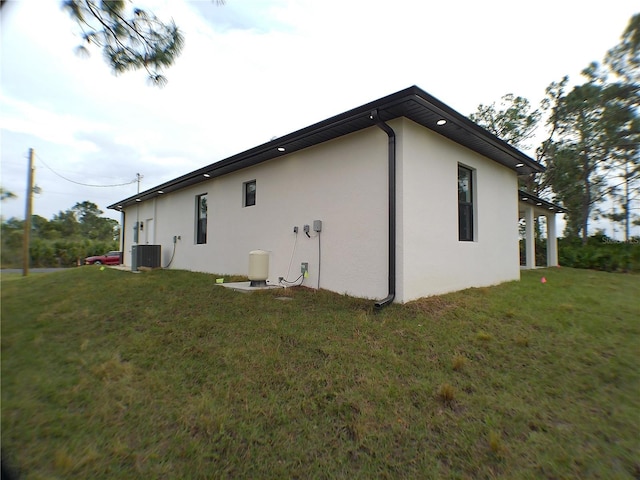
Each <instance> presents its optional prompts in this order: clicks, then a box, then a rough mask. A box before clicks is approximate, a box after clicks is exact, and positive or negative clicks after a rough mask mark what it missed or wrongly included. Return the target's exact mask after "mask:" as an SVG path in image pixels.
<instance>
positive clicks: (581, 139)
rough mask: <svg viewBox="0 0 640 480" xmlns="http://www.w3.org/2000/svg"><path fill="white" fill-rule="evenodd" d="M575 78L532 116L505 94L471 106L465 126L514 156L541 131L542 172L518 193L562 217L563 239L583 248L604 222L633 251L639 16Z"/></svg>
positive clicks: (525, 104) (639, 138) (639, 172)
mask: <svg viewBox="0 0 640 480" xmlns="http://www.w3.org/2000/svg"><path fill="white" fill-rule="evenodd" d="M582 76H583V78H584V79H585V81H584V83H582V84H580V85H575V86H573V87H571V88H570V87H569V86H568V83H569V78H568V77H567V76H565V77H564V78H562V79H561V80H560V81H557V82H552V83H551V84H550V85H549V86H548V87H547V89H546V91H545V96H544V99H543V100H542V102H541V103H540V106H539V107H538V108H533V106H532V105H531V103H530V102H529V100H528V99H526V98H524V97H520V96H516V95H514V94H511V93H510V94H507V95H505V96H503V97H502V99H501V100H500V102H499V103H498V104H497V105H496V103H495V102H494V103H492V104H490V105H482V104H481V105H479V106H478V108H477V110H476V112H475V113H473V114H472V115H470V118H471V120H473V121H474V122H476V123H478V124H479V125H481V126H483V127H484V128H486V129H488V130H489V131H491V132H492V133H494V134H495V135H497V136H498V137H500V138H502V139H503V140H505V141H507V142H508V143H510V144H512V145H514V146H515V147H517V148H521V149H523V148H528V147H530V146H531V145H528V144H527V142H528V141H530V140H531V139H532V138H534V137H535V135H536V133H537V131H538V129H539V127H541V126H543V127H546V135H545V139H544V140H543V141H542V142H541V143H540V144H539V145H538V146H537V148H536V150H535V152H536V154H535V155H536V160H537V161H538V162H539V163H541V164H543V165H544V166H545V167H546V171H545V172H544V173H542V174H537V175H533V176H529V177H525V178H521V179H520V186H521V188H523V189H524V190H527V191H529V192H531V193H533V194H535V195H538V196H543V197H544V196H546V197H551V198H552V199H553V201H555V202H557V203H560V204H562V205H563V206H564V207H565V208H566V209H567V213H566V214H565V220H566V227H565V231H564V237H565V238H568V239H575V238H579V239H581V243H582V244H583V245H587V244H588V243H589V237H590V233H591V232H590V222H591V221H592V220H597V219H599V218H607V219H609V220H611V221H612V222H614V223H618V224H620V226H621V227H622V230H623V232H624V241H625V242H627V243H633V244H635V242H632V240H633V239H632V238H631V235H630V232H631V227H632V226H633V225H636V226H637V225H640V215H639V214H638V210H639V208H638V202H640V158H639V156H640V14H636V15H634V16H633V17H632V18H631V19H630V21H629V24H628V26H627V28H626V29H625V30H624V32H623V34H622V36H621V41H620V43H619V44H618V45H616V46H615V47H613V48H611V49H610V50H609V51H608V52H607V53H606V55H605V57H604V59H603V61H602V63H599V62H592V63H591V64H590V65H588V66H587V67H586V68H585V69H584V70H583V71H582Z"/></svg>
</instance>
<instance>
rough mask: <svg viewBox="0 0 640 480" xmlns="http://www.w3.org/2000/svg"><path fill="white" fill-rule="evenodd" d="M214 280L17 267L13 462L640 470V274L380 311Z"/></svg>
mask: <svg viewBox="0 0 640 480" xmlns="http://www.w3.org/2000/svg"><path fill="white" fill-rule="evenodd" d="M543 274H544V276H545V277H546V279H547V282H546V283H544V284H542V283H541V282H540V276H541V275H543ZM215 278H216V276H210V275H204V274H197V273H189V272H182V271H151V272H144V273H141V274H137V275H134V274H131V273H129V272H121V271H116V270H112V269H105V270H104V271H101V270H99V269H98V268H93V267H82V268H78V269H73V270H68V271H63V272H60V273H52V274H43V275H37V276H30V277H26V278H22V277H19V278H8V279H5V277H4V276H3V278H2V447H3V451H4V454H5V455H6V456H7V457H8V458H9V459H10V460H12V461H13V463H14V465H15V466H17V467H19V469H20V470H21V471H22V472H24V473H25V474H26V477H27V478H93V479H113V478H194V479H197V478H349V479H351V478H367V479H370V478H454V479H455V478H460V479H466V478H469V479H471V478H474V479H475V478H505V479H507V478H508V479H512V478H518V479H527V478H531V479H534V478H622V479H624V478H630V479H632V478H638V476H639V474H640V460H639V458H638V452H639V451H640V443H639V440H638V434H637V433H638V427H639V425H638V412H640V388H639V386H640V373H639V370H638V361H639V360H640V358H639V353H638V344H639V342H638V339H639V338H638V337H639V333H640V326H639V324H638V298H640V278H639V277H638V276H632V275H623V274H612V273H604V272H593V271H586V270H572V269H564V268H563V269H548V270H544V272H543V273H541V272H540V271H533V272H524V273H523V275H522V281H521V282H512V283H508V284H503V285H500V286H497V287H492V288H480V289H471V290H466V291H463V292H458V293H454V294H450V295H443V296H439V297H433V298H429V299H422V300H419V301H417V302H412V303H410V304H407V305H392V306H390V307H388V308H386V309H385V310H383V311H382V312H381V313H377V314H376V313H374V312H373V309H372V304H371V302H370V301H365V300H361V299H354V298H350V297H346V296H339V295H335V294H332V293H329V292H325V291H319V292H315V291H311V290H307V289H290V290H287V291H286V292H283V291H266V292H257V293H253V294H250V295H247V294H242V293H237V292H233V291H230V290H227V289H224V288H221V287H218V286H215ZM283 293H284V295H283ZM283 297H286V298H287V300H286V301H285V300H282V298H283Z"/></svg>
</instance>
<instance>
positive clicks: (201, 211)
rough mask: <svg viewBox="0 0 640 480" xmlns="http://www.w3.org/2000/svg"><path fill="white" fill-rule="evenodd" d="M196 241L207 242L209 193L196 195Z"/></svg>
mask: <svg viewBox="0 0 640 480" xmlns="http://www.w3.org/2000/svg"><path fill="white" fill-rule="evenodd" d="M196 243H197V244H203V243H207V194H206V193H204V194H202V195H198V196H197V197H196Z"/></svg>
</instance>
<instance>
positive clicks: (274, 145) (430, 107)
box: [107, 86, 544, 210]
mask: <svg viewBox="0 0 640 480" xmlns="http://www.w3.org/2000/svg"><path fill="white" fill-rule="evenodd" d="M373 110H377V111H378V115H379V118H380V119H381V120H383V121H389V120H393V119H395V118H399V117H407V118H409V119H411V120H413V121H415V122H417V123H419V124H421V125H423V126H425V127H427V128H429V129H430V130H433V131H434V132H436V133H438V134H440V135H443V136H445V137H447V138H449V139H451V140H453V141H454V142H456V143H459V144H461V145H464V146H466V147H467V148H470V149H471V150H474V151H476V152H478V153H480V154H482V155H484V156H487V157H488V158H491V159H493V160H495V161H496V162H499V163H501V164H503V165H505V166H507V167H509V168H511V169H513V170H516V172H517V173H518V174H519V175H520V174H527V173H533V172H541V171H544V167H542V165H540V164H538V163H537V162H535V161H534V160H533V159H531V158H530V157H528V156H527V155H525V154H524V153H522V152H520V151H519V150H517V149H515V148H513V147H512V146H510V145H508V144H507V143H506V142H504V141H503V140H500V139H499V138H498V137H496V136H495V135H493V134H492V133H490V132H488V131H486V130H485V129H483V128H482V127H480V126H478V125H476V124H475V123H473V122H472V121H471V120H469V119H468V118H467V117H465V116H464V115H462V114H460V113H458V112H457V111H455V110H454V109H452V108H451V107H449V106H448V105H446V104H444V103H442V102H441V101H440V100H438V99H436V98H434V97H432V96H431V95H429V94H428V93H427V92H425V91H424V90H422V89H421V88H419V87H416V86H412V87H409V88H406V89H404V90H401V91H399V92H396V93H393V94H391V95H388V96H386V97H383V98H380V99H378V100H374V101H372V102H369V103H367V104H364V105H361V106H359V107H356V108H354V109H351V110H349V111H347V112H344V113H341V114H339V115H335V116H333V117H331V118H328V119H326V120H323V121H321V122H318V123H315V124H313V125H310V126H308V127H305V128H302V129H300V130H297V131H295V132H292V133H290V134H287V135H285V136H283V137H278V138H276V139H274V140H271V141H270V142H267V143H264V144H262V145H258V146H257V147H254V148H251V149H249V150H246V151H244V152H241V153H238V154H236V155H232V156H231V157H228V158H226V159H224V160H220V161H218V162H215V163H212V164H210V165H207V166H205V167H202V168H200V169H198V170H194V171H192V172H190V173H187V174H185V175H182V176H180V177H177V178H175V179H173V180H170V181H168V182H165V183H163V184H161V185H158V186H156V187H153V188H151V189H149V190H146V191H144V192H141V193H139V194H136V195H132V196H131V197H128V198H126V199H124V200H121V201H119V202H117V203H114V204H113V205H109V206H108V207H107V208H110V209H115V210H121V209H122V208H123V207H125V206H130V205H135V203H136V202H140V201H145V200H149V199H151V198H154V197H156V196H159V195H162V194H167V193H170V192H172V191H175V190H180V189H182V188H185V187H188V186H191V185H195V184H198V183H201V182H205V181H207V180H209V179H211V178H215V177H219V176H221V175H225V174H228V173H231V172H234V171H237V170H240V169H243V168H247V167H250V166H253V165H257V164H258V163H261V162H264V161H267V160H271V159H274V158H277V157H280V156H283V155H287V154H290V153H293V152H296V151H298V150H302V149H304V148H308V147H310V146H313V145H318V144H320V143H323V142H325V141H328V140H331V139H334V138H338V137H341V136H343V135H348V134H349V133H353V132H356V131H359V130H363V129H365V128H368V127H373V126H374V125H375V124H374V122H373V120H372V119H371V118H370V114H371V112H372V111H373ZM440 118H442V119H445V120H447V124H445V125H443V126H438V125H436V122H437V120H438V119H440ZM282 148H284V151H280V150H279V149H282ZM160 192H162V193H160Z"/></svg>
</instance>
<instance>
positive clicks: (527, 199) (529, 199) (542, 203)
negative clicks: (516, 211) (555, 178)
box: [518, 190, 567, 213]
mask: <svg viewBox="0 0 640 480" xmlns="http://www.w3.org/2000/svg"><path fill="white" fill-rule="evenodd" d="M518 200H519V201H520V203H523V204H526V205H530V206H532V207H533V208H535V209H537V210H543V211H545V212H549V213H565V212H566V211H567V210H566V208H564V207H561V206H560V205H556V204H555V203H551V202H548V201H546V200H543V199H542V198H540V197H536V196H535V195H532V194H531V193H529V192H525V191H524V190H518Z"/></svg>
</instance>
